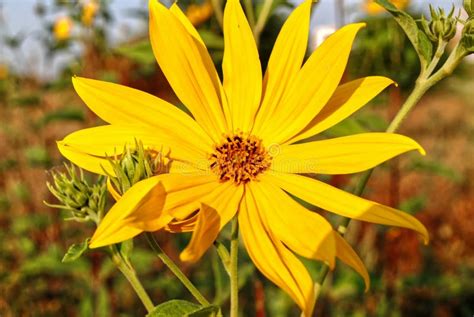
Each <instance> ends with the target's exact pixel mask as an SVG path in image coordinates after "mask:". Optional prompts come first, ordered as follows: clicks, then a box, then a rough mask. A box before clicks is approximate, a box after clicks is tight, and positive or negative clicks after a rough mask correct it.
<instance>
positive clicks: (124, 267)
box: [110, 246, 155, 313]
mask: <svg viewBox="0 0 474 317" xmlns="http://www.w3.org/2000/svg"><path fill="white" fill-rule="evenodd" d="M110 250H111V252H112V260H113V262H114V264H115V266H116V267H117V268H118V269H119V271H120V272H122V274H123V275H124V276H125V278H126V279H127V280H128V282H129V283H130V285H131V286H132V288H133V290H134V291H135V293H136V294H137V296H138V298H140V300H141V302H142V303H143V305H144V306H145V308H146V310H147V312H149V313H150V312H151V311H152V310H153V308H154V307H155V305H154V304H153V302H152V300H151V299H150V296H148V293H147V292H146V291H145V288H144V287H143V285H142V283H141V282H140V280H139V279H138V277H137V274H136V273H135V270H134V269H133V268H132V267H131V266H130V265H128V264H127V263H126V262H125V261H124V259H123V258H122V256H121V255H120V253H119V252H118V250H117V249H116V246H111V247H110Z"/></svg>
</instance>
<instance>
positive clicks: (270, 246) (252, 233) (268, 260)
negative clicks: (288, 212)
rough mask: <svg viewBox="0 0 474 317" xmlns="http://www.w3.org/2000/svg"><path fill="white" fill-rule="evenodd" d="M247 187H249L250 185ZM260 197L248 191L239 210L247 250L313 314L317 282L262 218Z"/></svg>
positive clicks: (272, 279)
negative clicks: (314, 282)
mask: <svg viewBox="0 0 474 317" xmlns="http://www.w3.org/2000/svg"><path fill="white" fill-rule="evenodd" d="M247 189H248V187H247ZM259 201H260V199H259V197H258V196H255V194H254V193H253V192H252V191H251V190H246V192H245V195H244V199H243V201H242V204H241V208H240V211H239V227H240V231H241V233H242V237H243V240H244V244H245V247H246V249H247V252H248V254H249V256H250V258H251V259H252V261H253V262H254V263H255V266H256V267H257V268H258V269H259V270H260V272H262V274H263V275H265V276H266V277H267V278H268V279H270V280H271V281H272V282H273V283H275V284H276V285H278V286H279V287H280V288H281V289H283V290H284V291H285V292H286V293H288V295H290V296H291V298H292V299H293V300H294V301H295V302H296V303H297V304H298V306H299V307H300V308H301V310H302V311H303V315H304V316H306V317H309V316H311V313H312V310H313V306H314V302H315V293H314V284H313V281H312V280H311V276H310V275H309V273H308V271H307V270H306V268H305V267H304V265H303V264H302V263H301V261H300V260H299V259H298V258H297V257H296V256H295V255H294V254H293V253H292V252H291V251H290V250H288V248H287V247H286V246H285V245H284V244H283V243H282V242H281V241H280V240H279V239H278V238H277V237H276V235H275V234H273V233H272V231H271V230H270V227H269V224H268V223H267V222H266V221H265V219H264V218H263V217H262V213H263V211H262V210H260V209H259V204H258V202H259Z"/></svg>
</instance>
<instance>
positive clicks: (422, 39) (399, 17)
mask: <svg viewBox="0 0 474 317" xmlns="http://www.w3.org/2000/svg"><path fill="white" fill-rule="evenodd" d="M375 2H376V3H377V4H379V5H381V6H382V7H384V8H385V9H386V10H387V11H388V12H389V13H390V14H391V15H392V16H393V17H394V19H395V21H397V23H398V24H399V25H400V27H401V28H402V29H403V31H404V32H405V34H406V35H407V37H408V39H409V40H410V42H411V43H412V45H413V47H414V48H415V51H416V52H417V54H418V58H419V59H420V63H421V67H422V69H424V68H426V66H427V65H428V64H429V63H430V62H431V58H432V56H433V44H431V41H430V40H429V39H428V37H427V36H426V34H425V33H423V31H421V30H420V29H419V28H418V25H417V24H416V21H415V20H414V19H413V18H412V17H411V16H410V15H409V14H408V13H406V12H405V11H402V10H399V9H398V8H397V7H395V6H394V5H393V4H392V3H390V2H389V1H387V0H375Z"/></svg>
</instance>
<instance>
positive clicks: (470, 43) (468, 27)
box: [461, 19, 474, 54]
mask: <svg viewBox="0 0 474 317" xmlns="http://www.w3.org/2000/svg"><path fill="white" fill-rule="evenodd" d="M461 44H462V45H463V46H464V48H465V49H466V50H467V51H468V52H469V53H470V54H472V53H474V19H469V20H467V21H466V23H465V24H464V28H463V29H462V38H461Z"/></svg>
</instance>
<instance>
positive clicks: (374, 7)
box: [364, 0, 410, 15]
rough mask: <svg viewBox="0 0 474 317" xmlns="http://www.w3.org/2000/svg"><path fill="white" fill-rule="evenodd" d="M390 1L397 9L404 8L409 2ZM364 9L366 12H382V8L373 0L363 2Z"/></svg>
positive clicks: (401, 0) (372, 13)
mask: <svg viewBox="0 0 474 317" xmlns="http://www.w3.org/2000/svg"><path fill="white" fill-rule="evenodd" d="M392 3H393V4H394V5H395V6H396V7H397V8H399V9H405V8H406V7H407V6H408V5H409V4H410V1H409V0H392ZM364 9H365V12H367V14H371V15H374V14H380V13H382V12H384V11H385V10H384V8H382V7H381V6H379V5H378V4H377V3H375V1H374V0H366V1H365V4H364Z"/></svg>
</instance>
